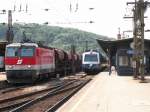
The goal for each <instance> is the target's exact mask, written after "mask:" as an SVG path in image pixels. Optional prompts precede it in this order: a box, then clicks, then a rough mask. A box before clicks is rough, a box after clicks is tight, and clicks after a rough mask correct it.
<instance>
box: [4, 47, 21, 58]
mask: <svg viewBox="0 0 150 112" xmlns="http://www.w3.org/2000/svg"><path fill="white" fill-rule="evenodd" d="M6 56H7V57H16V56H18V48H17V47H8V48H7V50H6Z"/></svg>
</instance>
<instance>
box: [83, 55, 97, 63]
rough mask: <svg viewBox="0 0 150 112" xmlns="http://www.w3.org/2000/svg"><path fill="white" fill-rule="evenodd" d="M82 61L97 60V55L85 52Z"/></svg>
mask: <svg viewBox="0 0 150 112" xmlns="http://www.w3.org/2000/svg"><path fill="white" fill-rule="evenodd" d="M84 61H88V62H97V61H98V57H97V55H96V54H87V55H85V58H84Z"/></svg>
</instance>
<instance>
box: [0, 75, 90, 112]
mask: <svg viewBox="0 0 150 112" xmlns="http://www.w3.org/2000/svg"><path fill="white" fill-rule="evenodd" d="M89 79H91V77H89V76H85V75H84V76H83V75H77V76H68V77H65V78H61V79H53V80H51V81H47V82H45V83H38V84H31V85H21V86H14V85H10V86H8V87H6V88H3V89H2V90H0V112H8V111H12V112H13V111H15V109H17V108H19V107H21V106H23V105H25V104H26V105H27V104H30V103H31V102H33V104H34V102H37V103H35V104H34V105H35V106H36V105H39V104H40V102H38V101H45V102H46V101H47V99H49V98H50V99H49V100H50V101H52V102H49V104H51V106H47V107H43V108H42V109H43V110H45V111H46V110H49V108H50V107H53V106H54V105H56V107H58V105H60V103H58V102H60V101H61V100H62V99H64V97H66V96H68V95H69V94H70V93H72V91H76V89H77V88H78V87H79V86H80V85H81V84H82V83H83V82H84V81H86V80H89ZM3 83H7V82H3ZM7 84H8V83H7ZM74 93H75V92H73V93H72V94H74ZM69 96H70V95H69ZM51 98H52V100H51ZM68 98H69V97H68ZM53 101H55V102H53ZM64 101H65V100H64ZM61 102H62V101H61ZM38 103H39V104H38ZM57 103H58V104H57ZM43 104H44V103H43ZM37 107H38V106H37ZM56 107H55V106H54V107H53V108H52V109H56ZM31 108H32V107H31ZM25 109H26V108H25ZM23 111H27V110H23ZM32 111H34V110H32ZM17 112H18V111H17ZM35 112H36V111H35Z"/></svg>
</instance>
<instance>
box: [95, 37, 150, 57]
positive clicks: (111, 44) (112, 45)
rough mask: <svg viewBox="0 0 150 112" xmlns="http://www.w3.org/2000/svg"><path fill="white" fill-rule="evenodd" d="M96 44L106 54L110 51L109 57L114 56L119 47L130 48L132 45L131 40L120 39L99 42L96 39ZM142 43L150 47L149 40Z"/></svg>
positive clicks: (99, 40)
mask: <svg viewBox="0 0 150 112" xmlns="http://www.w3.org/2000/svg"><path fill="white" fill-rule="evenodd" d="M96 40H97V42H98V44H99V45H100V46H101V47H102V49H103V50H104V51H105V52H106V54H107V53H108V51H110V52H109V53H110V55H115V54H116V50H117V48H118V47H120V46H127V47H130V48H132V46H131V43H133V38H127V39H121V40H101V39H96ZM144 43H145V44H146V45H150V40H148V39H144Z"/></svg>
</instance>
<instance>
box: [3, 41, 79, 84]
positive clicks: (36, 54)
mask: <svg viewBox="0 0 150 112" xmlns="http://www.w3.org/2000/svg"><path fill="white" fill-rule="evenodd" d="M80 63H81V60H80V58H79V55H78V54H68V53H66V52H65V51H63V50H60V49H56V48H50V47H43V46H39V45H38V44H36V43H12V44H8V45H7V46H6V51H5V69H6V77H7V80H8V82H9V83H32V82H35V81H36V80H38V79H43V78H48V77H53V76H55V75H56V74H64V73H68V72H72V70H73V69H74V70H75V71H79V70H80V65H81V64H80Z"/></svg>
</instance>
